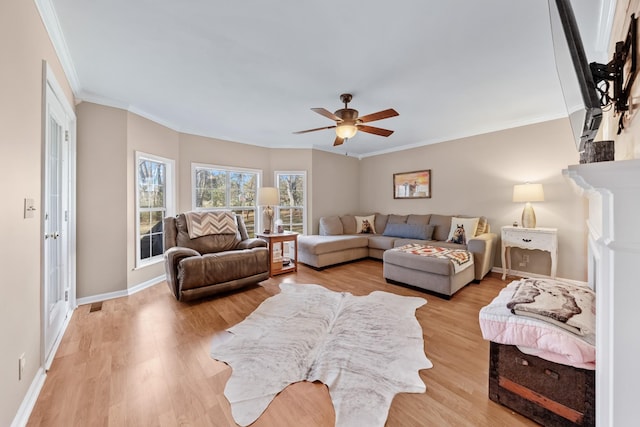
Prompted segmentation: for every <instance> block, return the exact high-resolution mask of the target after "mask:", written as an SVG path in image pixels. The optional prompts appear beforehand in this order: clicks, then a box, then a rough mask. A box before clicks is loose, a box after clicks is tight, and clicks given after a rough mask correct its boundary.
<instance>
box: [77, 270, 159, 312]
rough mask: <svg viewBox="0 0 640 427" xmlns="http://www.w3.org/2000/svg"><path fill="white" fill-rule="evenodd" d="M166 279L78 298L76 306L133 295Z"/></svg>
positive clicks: (154, 279) (148, 281) (151, 280)
mask: <svg viewBox="0 0 640 427" xmlns="http://www.w3.org/2000/svg"><path fill="white" fill-rule="evenodd" d="M166 277H167V276H166V275H165V274H163V275H161V276H158V277H154V278H153V279H149V280H147V281H146V282H142V283H139V284H137V285H135V286H133V287H131V288H128V289H125V290H122V291H116V292H108V293H106V294H98V295H91V296H90V297H83V298H78V300H77V304H78V305H84V304H91V303H94V302H100V301H106V300H110V299H114V298H121V297H126V296H129V295H133V294H135V293H137V292H140V291H142V290H143V289H147V288H149V287H151V286H153V285H156V284H158V283H160V282H162V281H163V280H166Z"/></svg>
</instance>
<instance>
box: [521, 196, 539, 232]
mask: <svg viewBox="0 0 640 427" xmlns="http://www.w3.org/2000/svg"><path fill="white" fill-rule="evenodd" d="M522 226H523V227H524V228H536V213H535V212H534V211H533V206H531V203H529V202H527V203H526V204H525V205H524V209H523V210H522Z"/></svg>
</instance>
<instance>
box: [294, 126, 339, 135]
mask: <svg viewBox="0 0 640 427" xmlns="http://www.w3.org/2000/svg"><path fill="white" fill-rule="evenodd" d="M334 127H336V125H333V126H325V127H323V128H315V129H307V130H299V131H298V132H293V133H295V134H300V133H307V132H315V131H317V130H325V129H333V128H334Z"/></svg>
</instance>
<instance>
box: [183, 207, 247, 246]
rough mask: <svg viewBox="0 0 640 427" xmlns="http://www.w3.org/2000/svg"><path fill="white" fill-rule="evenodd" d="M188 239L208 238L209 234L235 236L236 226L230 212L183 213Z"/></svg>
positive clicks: (232, 214)
mask: <svg viewBox="0 0 640 427" xmlns="http://www.w3.org/2000/svg"><path fill="white" fill-rule="evenodd" d="M184 217H185V219H186V220H187V230H188V231H189V237H190V238H192V239H195V238H196V237H202V236H209V235H211V234H236V233H237V232H238V225H237V223H236V218H235V215H234V213H233V212H231V211H211V212H185V214H184Z"/></svg>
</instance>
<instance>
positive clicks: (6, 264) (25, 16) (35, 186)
mask: <svg viewBox="0 0 640 427" xmlns="http://www.w3.org/2000/svg"><path fill="white" fill-rule="evenodd" d="M0 55H1V57H2V59H1V60H0V63H1V65H0V94H1V95H0V117H1V119H0V122H1V124H0V129H2V131H1V132H0V162H1V167H0V195H1V198H2V209H0V234H1V235H2V242H3V244H2V245H0V266H1V268H2V279H1V280H0V287H1V288H2V290H3V296H4V297H3V298H2V302H1V303H0V343H2V344H1V345H0V425H3V426H8V425H10V424H11V422H12V421H13V419H14V417H15V415H16V412H17V411H18V408H19V406H20V404H21V402H22V400H23V398H24V397H25V395H26V393H27V389H28V388H29V386H30V385H31V382H32V381H33V379H34V377H35V374H36V372H37V370H38V368H39V366H40V365H41V361H40V358H41V346H40V327H41V323H40V322H41V320H40V318H41V311H40V298H41V284H40V280H41V272H40V271H41V263H42V261H41V241H42V240H41V235H42V233H41V219H40V214H41V212H42V203H41V198H42V193H41V188H42V185H41V183H42V175H41V154H42V69H43V67H42V61H43V60H45V61H47V62H48V63H49V65H50V67H51V69H52V70H53V72H54V74H55V76H56V79H57V81H58V83H60V85H61V87H62V89H63V91H64V93H65V95H66V97H67V99H68V100H69V104H70V105H73V104H74V102H73V94H72V92H71V89H70V87H69V84H68V82H67V80H66V78H65V75H64V73H63V72H62V67H61V65H60V63H59V61H58V59H57V57H56V54H55V51H54V49H53V47H52V45H51V42H50V41H49V38H48V36H47V33H46V31H45V29H44V26H43V24H42V21H41V20H40V15H39V14H38V11H37V9H36V7H35V4H34V2H33V1H23V0H2V1H1V2H0ZM26 197H29V198H33V199H34V200H35V203H36V208H37V209H38V210H37V211H36V215H35V217H34V218H30V219H24V215H23V208H24V198H26ZM22 353H24V354H25V356H26V360H27V363H26V367H25V372H24V377H23V379H22V381H18V358H19V357H20V355H21V354H22Z"/></svg>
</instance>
